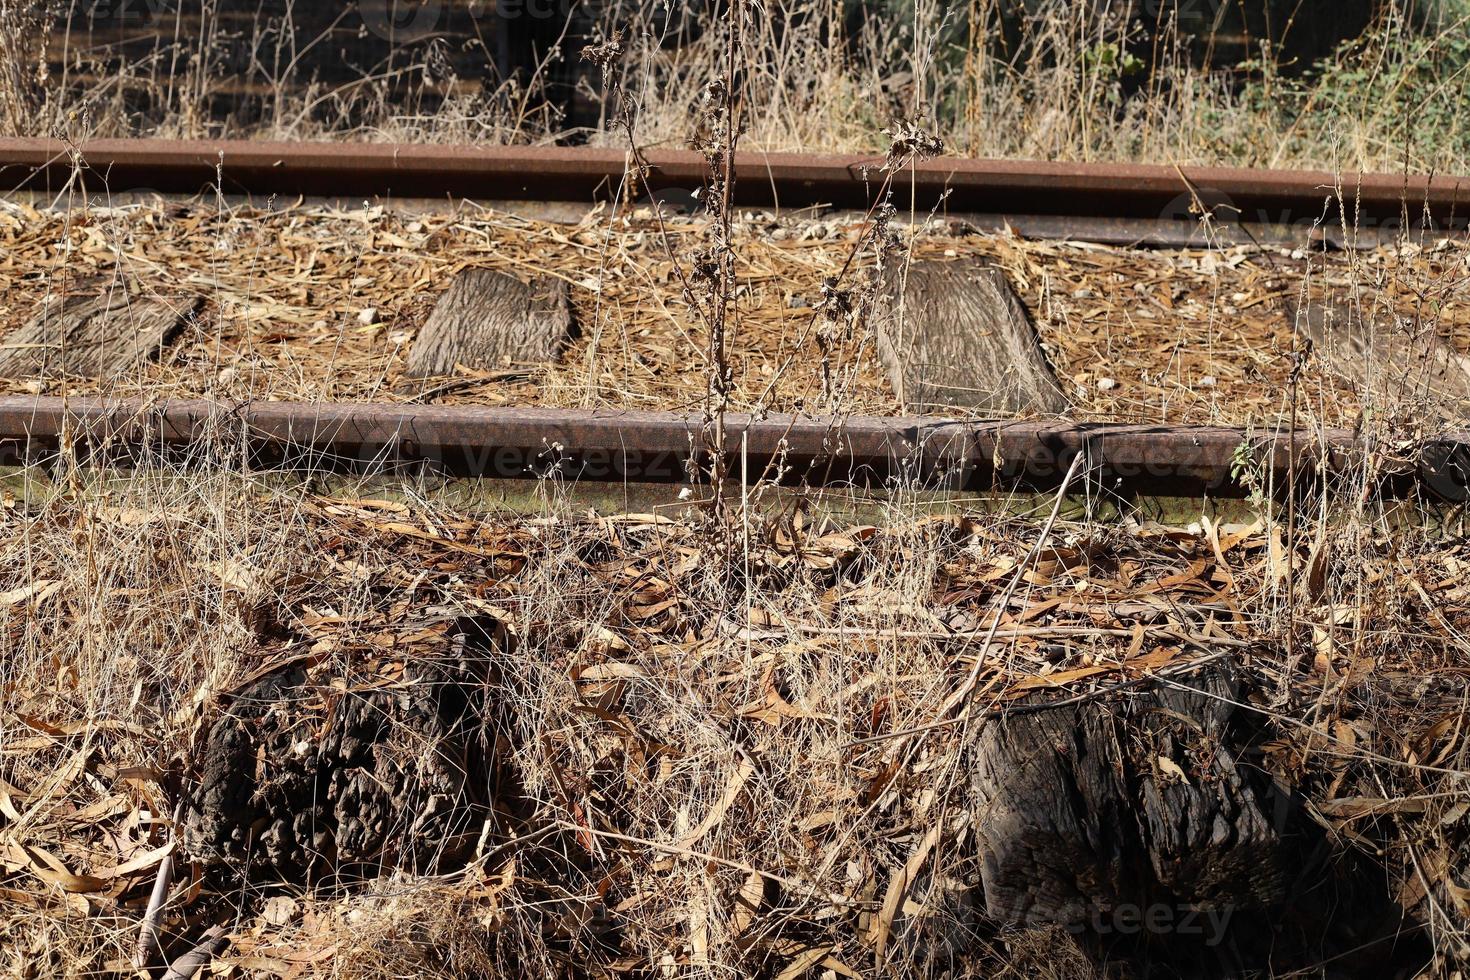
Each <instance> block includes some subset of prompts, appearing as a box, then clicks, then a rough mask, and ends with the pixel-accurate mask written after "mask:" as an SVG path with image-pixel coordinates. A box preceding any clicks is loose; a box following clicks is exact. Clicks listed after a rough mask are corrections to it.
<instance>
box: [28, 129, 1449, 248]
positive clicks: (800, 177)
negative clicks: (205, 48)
mask: <svg viewBox="0 0 1470 980" xmlns="http://www.w3.org/2000/svg"><path fill="white" fill-rule="evenodd" d="M648 161H649V162H650V163H651V164H652V165H653V174H652V176H651V177H650V179H649V185H650V186H649V187H648V188H637V189H636V190H634V191H633V194H634V196H635V197H636V196H638V195H641V194H642V193H644V192H646V191H648V190H652V191H659V190H662V189H669V188H684V189H692V188H697V187H699V186H700V185H701V183H702V181H703V175H704V162H703V160H702V158H701V157H700V156H699V155H697V154H695V153H693V152H687V151H677V150H650V151H649V152H648ZM883 162H884V161H883V158H882V157H881V156H877V155H870V156H818V155H805V154H776V153H773V154H765V153H745V154H741V156H740V157H739V159H738V168H739V170H740V173H741V174H742V179H741V181H740V183H739V185H738V187H737V190H736V194H737V200H738V202H739V203H740V204H741V205H744V206H758V207H772V206H778V207H783V208H792V207H807V206H812V205H829V206H833V207H840V208H865V207H867V206H869V205H870V204H871V203H872V202H873V200H874V198H875V196H876V192H877V188H878V186H879V184H880V183H881V181H882V172H881V168H882V166H883ZM626 165H627V155H626V154H625V153H623V152H622V151H619V150H611V149H598V148H585V147H522V146H485V147H467V146H434V145H418V144H414V145H400V144H387V143H372V144H359V143H268V142H252V141H230V140H223V141H171V140H148V139H139V140H127V139H123V140H96V141H92V142H88V143H83V144H82V145H80V146H79V147H75V148H73V147H71V146H69V145H67V144H64V143H61V142H59V141H57V140H50V139H0V190H17V189H29V190H34V191H38V192H42V193H46V194H60V193H63V192H64V191H66V190H68V189H71V190H82V189H83V188H85V190H86V191H87V192H88V194H90V195H97V194H101V193H103V192H104V191H106V192H111V193H117V192H121V191H136V190H142V189H146V190H155V191H160V192H170V193H188V194H193V193H199V192H201V191H205V190H210V189H213V188H216V187H217V188H218V189H219V190H220V191H222V192H223V193H226V194H248V195H254V196H257V197H260V196H265V195H271V194H275V195H292V196H294V195H308V196H319V195H320V196H329V197H340V196H354V197H362V196H367V197H408V198H442V197H471V198H481V199H494V200H536V201H570V202H578V203H591V202H593V201H595V200H606V199H609V198H615V197H617V196H618V195H620V194H624V193H626V192H627V191H628V188H627V185H626V183H625V176H624V175H625V172H626V169H627V166H626ZM898 183H899V186H900V190H899V192H898V193H897V194H896V195H895V200H896V201H897V202H898V203H899V204H901V205H903V206H907V205H908V204H909V202H910V201H912V202H913V204H914V206H915V207H917V208H918V209H920V210H921V211H922V212H924V213H927V212H928V211H929V210H930V209H932V208H935V207H940V208H941V209H942V210H943V211H945V212H947V213H963V214H980V215H988V216H1010V217H1012V218H1013V219H1014V223H1016V224H1019V225H1021V226H1027V225H1036V226H1037V227H1038V228H1039V229H1043V230H1050V232H1052V233H1053V234H1057V233H1062V232H1065V231H1066V230H1067V227H1068V226H1067V225H1066V224H1065V223H1062V224H1058V221H1057V219H1059V218H1065V219H1069V220H1071V221H1074V222H1075V221H1081V222H1083V223H1084V225H1085V226H1086V227H1088V228H1092V229H1094V230H1095V231H1096V232H1097V235H1094V236H1092V237H1098V236H1101V237H1104V238H1109V237H1111V239H1114V240H1142V239H1147V238H1149V237H1150V236H1163V238H1164V239H1181V236H1182V239H1181V240H1197V239H1198V237H1199V235H1198V231H1197V225H1198V210H1199V208H1201V207H1203V208H1204V209H1206V210H1209V211H1210V212H1211V213H1212V214H1214V215H1215V216H1216V218H1217V219H1219V221H1220V222H1221V223H1223V224H1225V225H1227V226H1231V225H1247V226H1249V227H1251V228H1256V229H1261V230H1262V231H1263V234H1265V235H1266V237H1268V238H1271V239H1272V240H1285V239H1288V238H1301V237H1303V236H1306V237H1312V236H1315V237H1319V238H1320V237H1333V236H1337V237H1341V236H1342V235H1343V232H1342V224H1343V218H1342V212H1343V211H1345V212H1346V215H1347V217H1346V224H1347V226H1348V230H1347V236H1348V237H1351V236H1352V235H1353V234H1354V233H1355V230H1357V231H1361V232H1363V233H1365V234H1373V235H1375V236H1377V235H1382V234H1384V233H1386V232H1391V231H1394V230H1396V229H1399V228H1401V227H1405V226H1407V227H1409V228H1411V229H1419V228H1421V227H1431V228H1433V229H1434V230H1435V231H1437V232H1441V233H1443V232H1447V231H1454V230H1463V229H1464V228H1465V226H1466V217H1467V213H1470V201H1467V200H1465V198H1467V197H1470V177H1455V176H1444V175H1434V176H1406V175H1400V174H1366V175H1334V174H1331V173H1327V172H1311V171H1258V170H1245V169H1234V168H1207V167H1172V166H1143V165H1132V164H1080V163H1046V162H1031V161H1010V160H968V159H959V158H948V157H945V158H939V159H935V160H929V161H924V162H921V163H919V164H917V165H915V166H913V167H912V168H909V169H906V170H905V171H904V172H903V174H902V175H901V176H900V178H899V179H898ZM1338 202H1345V203H1344V204H1343V205H1342V207H1341V208H1339V204H1338ZM1165 243H1167V242H1165Z"/></svg>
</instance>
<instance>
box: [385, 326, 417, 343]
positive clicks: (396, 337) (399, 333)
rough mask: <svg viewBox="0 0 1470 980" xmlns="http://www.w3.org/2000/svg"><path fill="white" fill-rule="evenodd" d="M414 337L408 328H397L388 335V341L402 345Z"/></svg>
mask: <svg viewBox="0 0 1470 980" xmlns="http://www.w3.org/2000/svg"><path fill="white" fill-rule="evenodd" d="M412 339H413V334H411V333H409V332H408V331H407V330H395V331H393V332H392V333H390V334H389V335H388V343H390V344H398V345H399V346H402V345H403V344H406V343H408V342H409V341H410V340H412Z"/></svg>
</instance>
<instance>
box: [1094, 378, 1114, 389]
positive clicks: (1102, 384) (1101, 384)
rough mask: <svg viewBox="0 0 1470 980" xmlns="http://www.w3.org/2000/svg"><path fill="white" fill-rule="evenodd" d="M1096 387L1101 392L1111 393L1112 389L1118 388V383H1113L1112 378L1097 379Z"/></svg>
mask: <svg viewBox="0 0 1470 980" xmlns="http://www.w3.org/2000/svg"><path fill="white" fill-rule="evenodd" d="M1097 386H1098V388H1099V389H1101V390H1102V391H1112V390H1113V389H1114V388H1116V387H1118V382H1116V381H1114V380H1113V379H1112V378H1098V379H1097Z"/></svg>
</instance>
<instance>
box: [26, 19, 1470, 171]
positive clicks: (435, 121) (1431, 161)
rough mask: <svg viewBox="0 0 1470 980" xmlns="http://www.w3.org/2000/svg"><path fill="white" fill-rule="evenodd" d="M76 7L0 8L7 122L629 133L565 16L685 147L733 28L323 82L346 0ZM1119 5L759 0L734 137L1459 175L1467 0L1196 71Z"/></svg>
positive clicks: (365, 135) (1176, 43) (528, 136)
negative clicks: (147, 45) (509, 70)
mask: <svg viewBox="0 0 1470 980" xmlns="http://www.w3.org/2000/svg"><path fill="white" fill-rule="evenodd" d="M69 6H76V5H75V4H70V3H68V2H62V0H6V2H5V3H4V4H3V5H0V56H3V59H0V60H3V64H4V70H3V72H0V133H7V134H15V135H52V134H58V135H64V136H67V137H69V138H71V139H74V140H81V139H84V138H86V137H89V136H107V135H148V134H153V135H159V136H172V137H191V136H192V137H200V136H252V137H269V138H280V139H308V138H347V139H372V140H403V141H435V142H459V143H473V142H491V143H507V142H545V141H548V140H553V139H558V138H565V137H575V138H579V139H580V138H586V139H590V140H591V141H593V142H603V143H611V144H613V145H621V144H622V135H621V134H620V133H619V132H616V131H615V127H613V126H612V120H613V119H614V118H615V117H616V116H617V114H618V108H617V106H615V105H601V104H600V103H599V100H600V99H602V98H605V97H606V93H604V92H602V91H601V90H600V88H599V86H598V84H597V80H596V78H595V77H592V76H591V75H588V76H586V77H583V78H581V80H580V81H579V82H578V85H579V86H580V89H581V95H580V96H579V99H580V100H581V102H582V103H584V104H590V105H591V106H593V108H594V110H595V113H594V114H595V115H596V116H597V117H598V118H599V119H600V120H601V122H600V123H599V125H597V126H595V127H593V129H592V131H591V132H571V131H569V125H570V123H569V122H568V121H566V120H565V119H564V117H563V116H562V115H561V113H560V109H559V107H558V106H556V105H554V104H553V102H554V101H555V100H554V99H551V98H550V96H549V94H548V93H549V92H550V91H551V89H549V88H548V84H549V83H550V82H551V81H552V80H553V78H555V79H557V80H558V81H559V83H561V84H565V79H566V78H567V77H569V73H570V74H574V73H575V72H577V71H578V62H577V58H576V52H577V43H578V42H577V39H576V37H575V36H573V35H577V34H579V33H585V32H589V31H590V32H591V33H592V35H593V36H602V35H605V34H608V33H611V31H612V30H613V29H615V28H617V29H621V30H622V31H623V32H624V35H625V38H626V42H627V46H628V55H627V77H628V82H629V90H630V91H632V92H633V93H635V101H636V104H637V125H636V136H637V139H638V140H639V142H640V143H642V144H644V145H657V144H676V145H682V144H684V143H685V142H686V141H687V139H688V138H689V136H690V132H689V120H690V115H691V112H692V111H693V110H692V106H693V103H694V102H695V100H696V97H697V94H698V93H699V92H701V91H703V90H704V88H705V86H706V84H707V82H708V81H710V80H711V79H714V78H718V77H719V76H720V75H721V74H722V73H723V70H724V69H723V67H722V53H723V51H724V50H725V49H724V43H725V37H724V31H725V30H726V26H725V25H724V24H723V23H722V22H720V21H718V20H713V21H711V22H709V23H702V22H698V23H690V21H689V18H688V17H686V16H685V14H684V12H682V11H681V12H679V13H677V14H676V15H673V16H671V15H670V13H669V10H668V9H667V7H666V5H664V4H662V3H661V2H656V0H609V2H607V3H604V4H601V5H599V6H598V9H600V10H601V13H600V15H597V16H592V17H590V19H589V18H588V17H587V16H583V15H582V14H579V15H578V16H579V18H580V19H578V20H576V21H575V22H574V23H568V24H567V25H566V26H567V30H568V32H569V33H568V34H567V36H565V37H564V39H563V43H562V44H561V45H560V46H559V47H556V48H553V49H552V50H550V51H539V52H538V56H539V58H540V60H539V62H538V65H537V66H536V67H535V69H534V70H533V71H530V72H528V73H524V74H521V75H517V76H513V77H510V78H502V77H499V76H498V75H497V74H496V70H495V68H494V67H493V65H492V59H491V58H490V55H489V54H488V53H486V52H487V50H488V49H487V48H486V46H485V43H483V42H484V38H485V37H493V35H494V32H495V31H496V30H498V29H499V27H500V26H501V25H500V23H499V22H498V21H496V20H495V19H494V18H489V17H487V18H486V19H485V20H484V21H483V22H480V21H476V22H474V24H473V26H474V27H475V28H476V29H477V30H478V31H479V32H480V34H481V35H484V37H481V38H476V37H475V36H473V34H472V33H471V34H470V35H469V36H466V37H464V38H455V39H453V40H455V41H456V42H459V41H463V46H462V47H454V46H451V45H450V44H449V42H448V41H445V40H442V39H441V40H440V41H421V42H415V43H410V44H400V45H398V46H396V47H392V46H390V47H389V48H387V49H386V50H387V51H388V54H387V55H385V56H383V57H382V60H381V61H378V62H374V63H365V64H360V65H357V66H356V72H357V74H356V76H355V77H352V78H350V79H349V80H346V81H342V82H339V83H335V84H332V85H328V84H325V83H323V82H322V81H320V80H319V78H318V77H317V76H318V74H319V68H320V66H321V65H322V64H324V63H326V64H330V65H332V66H334V67H336V62H334V61H332V59H333V58H336V57H337V55H336V54H335V53H334V52H335V51H336V50H337V48H336V47H335V46H336V45H339V44H341V43H342V38H343V37H345V36H347V35H351V34H353V33H355V32H356V33H360V34H361V36H367V34H366V32H367V31H368V30H369V27H368V24H367V21H365V20H364V17H363V16H362V15H360V14H358V13H356V12H355V11H353V10H351V9H348V10H347V11H346V12H344V13H343V15H342V17H341V18H338V20H337V21H336V22H335V25H336V26H335V27H334V28H332V29H331V30H328V31H325V32H324V33H321V34H318V33H315V32H316V31H317V30H319V29H322V28H319V27H318V26H311V27H310V28H308V24H309V23H310V24H313V25H314V23H315V22H314V21H312V20H311V18H309V17H302V16H299V14H298V16H297V17H296V18H295V19H291V17H290V16H289V15H290V13H291V12H292V11H293V10H294V9H295V7H294V5H293V4H290V3H287V4H285V5H284V9H285V10H286V12H287V15H286V16H284V17H283V16H282V14H281V12H280V11H279V10H277V9H276V8H274V7H271V8H269V9H268V8H267V7H265V6H262V7H261V8H260V10H259V11H258V12H257V14H256V16H255V17H254V18H253V19H251V18H250V17H248V16H247V17H245V18H244V19H241V18H240V17H238V16H235V15H231V16H225V15H224V14H222V13H220V12H219V10H218V9H217V7H216V5H215V4H213V3H206V4H204V5H203V6H202V8H201V9H202V11H203V13H202V17H201V18H200V19H199V20H198V22H197V23H196V21H195V20H194V19H190V18H184V19H180V18H178V17H176V16H173V15H171V14H167V12H165V15H162V16H160V17H159V18H158V20H157V22H156V23H152V22H151V21H141V22H140V23H139V24H138V25H135V26H146V25H147V24H150V23H151V24H152V29H154V30H156V31H157V32H158V33H159V34H160V35H161V36H162V38H163V43H161V44H160V45H159V46H158V47H157V48H155V49H153V50H152V52H151V53H150V54H149V55H148V56H147V57H146V58H138V59H135V60H132V61H121V62H120V61H119V60H118V59H117V58H116V57H115V56H114V50H115V48H114V47H113V44H112V43H111V40H112V34H111V33H109V31H111V30H113V28H114V27H115V25H114V24H113V22H112V21H111V20H110V19H109V18H108V16H107V14H108V12H109V11H111V10H112V9H113V8H114V7H116V8H117V9H123V8H126V9H129V10H131V9H133V8H131V7H129V6H128V5H126V4H117V5H107V4H103V5H98V9H99V10H101V12H102V14H101V16H100V19H97V20H95V21H93V22H88V21H87V18H86V17H84V16H79V17H78V18H77V19H76V20H75V21H74V22H73V24H72V27H71V29H68V28H67V19H66V17H65V16H64V14H65V11H66V10H67V9H68V7H69ZM1118 6H1119V5H1106V4H1101V5H1098V4H1078V3H1070V2H1065V0H1039V2H1031V0H1028V2H1027V3H1026V4H1024V5H1018V4H1013V3H1006V2H1001V0H970V2H969V3H966V4H948V3H941V2H938V0H919V2H916V3H912V4H908V3H903V4H888V3H879V4H868V5H864V6H863V7H862V8H860V11H859V13H860V16H852V14H853V13H854V11H853V10H852V9H851V8H850V7H849V6H848V5H845V4H843V3H841V2H839V0H772V2H770V3H766V4H762V5H761V6H760V7H759V8H758V10H757V12H756V14H755V15H754V16H753V18H752V20H751V23H750V27H749V30H748V32H747V34H748V38H747V43H748V47H749V50H750V51H751V53H752V54H751V57H750V59H749V62H748V66H747V73H746V77H745V78H744V79H743V82H744V95H745V100H746V107H747V109H748V110H749V111H748V118H749V128H748V131H747V133H746V134H745V136H744V137H743V141H744V143H745V145H746V146H747V147H749V148H765V149H768V150H809V151H829V152H830V151H838V150H861V151H873V150H883V149H885V148H886V143H885V138H884V136H883V130H884V129H885V128H891V127H893V126H894V125H895V124H896V123H898V122H902V121H910V120H912V121H917V122H919V123H920V124H921V125H923V126H924V127H925V128H926V129H928V130H930V131H933V132H936V133H938V134H939V135H941V136H942V137H943V138H944V139H945V140H946V142H947V143H948V144H949V146H950V148H951V150H952V151H954V152H959V153H961V154H965V155H971V156H990V157H1018V158H1037V157H1040V158H1048V159H1063V160H1137V161H1144V162H1175V163H1181V164H1211V163H1218V164H1228V165H1235V166H1247V165H1254V166H1281V167H1292V166H1310V167H1316V168H1321V169H1328V170H1334V171H1336V170H1342V171H1345V172H1348V173H1351V172H1354V171H1357V170H1380V171H1398V170H1401V169H1403V168H1405V167H1407V168H1408V169H1410V170H1413V171H1421V172H1422V171H1430V170H1438V171H1445V170H1449V171H1466V170H1470V142H1467V137H1466V131H1465V129H1464V124H1463V121H1462V119H1461V113H1459V112H1458V110H1457V107H1458V106H1459V104H1460V102H1461V101H1463V99H1464V97H1465V94H1466V86H1467V84H1470V81H1467V74H1466V71H1465V66H1466V63H1467V59H1470V48H1467V45H1466V44H1465V43H1464V42H1463V37H1464V25H1465V23H1466V18H1467V17H1470V10H1467V9H1466V8H1465V5H1464V3H1463V0H1435V2H1421V0H1392V2H1389V3H1386V4H1384V5H1383V9H1384V12H1383V15H1382V16H1381V17H1380V19H1379V20H1378V21H1377V22H1376V23H1375V25H1374V26H1373V27H1372V28H1371V29H1370V30H1369V32H1368V33H1367V34H1366V35H1365V36H1364V37H1363V38H1361V39H1359V40H1358V41H1356V42H1355V43H1352V44H1346V45H1344V47H1343V48H1342V49H1341V50H1340V51H1339V52H1338V53H1336V54H1334V55H1332V56H1331V57H1329V58H1327V59H1326V60H1324V61H1323V62H1322V63H1320V64H1318V65H1315V66H1312V67H1311V68H1310V70H1308V71H1306V72H1305V73H1303V72H1302V71H1301V69H1302V67H1303V66H1302V65H1300V64H1296V65H1293V64H1291V63H1290V55H1289V54H1287V53H1284V52H1280V51H1275V50H1273V49H1272V48H1271V47H1270V46H1269V44H1268V43H1266V42H1259V47H1258V48H1256V49H1253V50H1251V51H1250V52H1249V57H1250V58H1252V59H1253V64H1252V65H1250V66H1247V67H1245V68H1237V67H1236V66H1233V65H1208V64H1207V65H1203V66H1201V65H1200V64H1199V63H1198V61H1197V59H1191V57H1190V56H1189V54H1188V49H1189V47H1190V45H1191V43H1192V40H1193V38H1192V35H1191V34H1190V33H1189V31H1191V30H1195V29H1196V27H1187V29H1186V30H1182V31H1181V30H1180V29H1179V28H1178V27H1176V26H1175V24H1174V23H1173V21H1172V20H1170V19H1169V17H1168V16H1167V11H1168V9H1169V5H1167V4H1165V5H1159V9H1161V10H1163V11H1164V16H1163V18H1162V19H1161V20H1160V21H1159V23H1158V24H1157V25H1150V24H1148V23H1142V24H1141V23H1139V22H1133V23H1132V24H1129V23H1127V22H1124V21H1123V20H1121V19H1120V18H1118V17H1117V16H1116V15H1115V11H1116V9H1117V8H1118ZM1181 6H1184V7H1188V8H1189V9H1190V10H1194V11H1198V9H1199V7H1200V6H1208V7H1209V9H1211V10H1213V9H1214V5H1187V4H1185V5H1181ZM1099 11H1102V12H1101V13H1100V12H1099ZM702 16H703V15H701V14H699V13H698V11H697V10H696V13H695V17H696V18H700V17H702ZM1303 16H1306V15H1305V14H1303ZM368 20H371V17H369V18H368ZM1145 20H1146V19H1145ZM89 23H91V25H92V26H91V27H90V28H89V27H88V24H89ZM445 23H448V22H445ZM558 24H560V22H558ZM1145 28H1150V30H1149V31H1148V32H1146V31H1145ZM93 31H95V32H96V33H95V34H94V33H92V32H93ZM179 34H182V37H179V36H178V35H179ZM466 52H469V53H470V54H466ZM474 52H480V54H479V55H478V56H475V55H474ZM477 57H478V60H477ZM1139 57H1141V58H1143V59H1145V60H1147V61H1148V62H1151V63H1152V66H1153V67H1152V69H1151V70H1149V71H1147V72H1144V73H1142V74H1140V71H1139V69H1138V65H1139V64H1140V62H1137V61H1135V60H1130V58H1134V59H1136V58H1139ZM322 59H325V61H323V60H322ZM230 93H234V94H233V95H231V94H230ZM226 98H228V99H230V100H231V102H230V104H231V105H233V106H235V109H234V111H233V112H232V113H231V114H229V115H227V116H226V115H220V114H218V113H214V114H212V113H210V112H209V111H208V109H207V106H208V104H209V102H210V100H211V99H215V100H220V99H226Z"/></svg>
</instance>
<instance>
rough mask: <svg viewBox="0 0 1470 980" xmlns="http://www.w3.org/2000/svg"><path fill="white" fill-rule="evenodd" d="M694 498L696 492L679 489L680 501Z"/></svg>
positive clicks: (685, 488)
mask: <svg viewBox="0 0 1470 980" xmlns="http://www.w3.org/2000/svg"><path fill="white" fill-rule="evenodd" d="M692 496H694V491H693V490H690V489H689V488H688V487H680V488H679V499H680V500H688V499H689V498H690V497H692Z"/></svg>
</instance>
